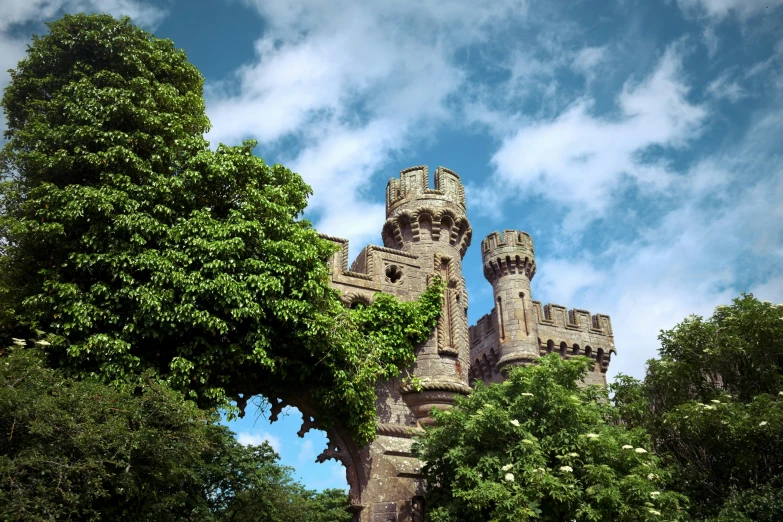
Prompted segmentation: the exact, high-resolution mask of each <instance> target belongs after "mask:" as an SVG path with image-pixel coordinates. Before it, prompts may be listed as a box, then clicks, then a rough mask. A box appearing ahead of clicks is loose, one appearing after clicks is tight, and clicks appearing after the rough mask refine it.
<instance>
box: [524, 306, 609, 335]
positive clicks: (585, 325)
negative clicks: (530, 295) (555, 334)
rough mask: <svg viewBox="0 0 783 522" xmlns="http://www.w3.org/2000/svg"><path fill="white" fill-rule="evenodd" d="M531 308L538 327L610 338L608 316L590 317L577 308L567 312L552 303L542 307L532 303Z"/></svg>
mask: <svg viewBox="0 0 783 522" xmlns="http://www.w3.org/2000/svg"><path fill="white" fill-rule="evenodd" d="M533 306H534V308H535V310H536V320H537V321H538V324H540V325H544V326H553V327H555V328H563V329H564V330H575V331H581V332H586V333H592V334H596V335H606V336H609V337H611V336H612V321H611V319H610V318H609V316H608V315H605V314H595V315H591V314H590V312H588V311H587V310H581V309H579V308H572V309H571V310H567V309H566V307H565V306H562V305H558V304H552V303H549V304H546V305H544V306H543V307H542V306H541V302H540V301H533Z"/></svg>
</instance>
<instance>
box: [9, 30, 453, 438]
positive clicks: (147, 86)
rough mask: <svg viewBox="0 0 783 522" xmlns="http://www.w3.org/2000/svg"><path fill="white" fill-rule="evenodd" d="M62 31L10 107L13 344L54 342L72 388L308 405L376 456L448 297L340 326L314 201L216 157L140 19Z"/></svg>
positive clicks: (192, 100)
mask: <svg viewBox="0 0 783 522" xmlns="http://www.w3.org/2000/svg"><path fill="white" fill-rule="evenodd" d="M49 30H50V32H49V34H47V35H46V36H43V37H40V38H36V39H35V40H34V42H33V44H32V46H31V47H30V49H29V50H28V54H27V57H26V58H25V59H24V60H22V61H21V62H20V63H19V65H18V67H17V69H16V70H14V71H12V82H11V84H10V85H9V87H8V88H7V90H6V92H5V95H4V97H3V101H2V104H3V107H4V108H5V110H6V113H7V115H8V120H9V125H8V131H7V132H6V137H7V138H8V139H9V141H8V143H7V144H6V146H5V148H4V149H3V151H2V174H3V176H4V178H5V181H4V183H3V185H2V193H0V204H2V207H3V208H2V217H0V235H2V241H0V248H1V249H2V252H0V254H2V255H0V279H1V281H0V294H2V295H0V299H2V301H3V303H2V304H3V305H4V312H3V314H2V315H0V328H3V330H2V331H1V332H0V334H4V335H5V336H6V337H10V336H11V335H15V336H16V337H24V336H29V335H30V332H31V331H32V329H35V328H37V329H41V330H45V331H47V332H50V333H51V341H52V346H51V347H50V349H49V350H48V354H49V356H50V361H51V362H52V363H53V364H55V365H57V366H58V367H61V368H64V369H68V370H69V371H70V372H71V373H72V374H74V375H78V376H80V377H89V376H98V377H100V378H101V379H103V380H104V381H106V382H111V383H114V384H117V385H127V386H130V387H134V386H136V384H137V383H138V379H139V376H140V375H141V374H142V373H143V372H144V371H146V370H152V371H154V372H156V374H158V375H161V376H163V377H164V378H165V379H166V380H167V381H168V382H169V383H170V384H171V385H172V386H174V387H175V388H177V389H180V390H183V391H185V392H187V393H188V394H189V396H190V397H193V398H195V399H196V400H197V401H198V402H199V404H200V405H202V406H212V405H222V406H227V405H228V404H229V400H230V399H235V400H237V402H238V403H239V404H240V405H241V404H242V398H246V397H250V396H253V395H256V394H259V393H260V394H263V395H265V396H267V397H270V398H275V397H291V396H292V395H300V394H301V393H302V392H301V391H302V390H303V389H307V390H309V392H310V395H309V396H308V397H305V398H304V399H305V400H308V401H310V402H311V403H312V405H313V406H315V407H316V408H317V409H318V410H319V412H321V413H322V415H323V417H322V419H321V420H322V421H324V422H326V423H328V422H331V421H332V420H333V419H340V420H341V421H342V422H343V423H344V424H346V425H347V426H348V428H349V429H350V430H351V431H352V433H353V434H354V436H355V438H356V440H357V441H358V442H364V441H367V440H369V439H371V438H372V437H373V436H374V434H375V430H374V423H375V417H376V414H375V391H374V385H375V382H376V380H377V379H379V378H388V377H390V376H393V375H396V374H397V373H398V371H399V368H400V367H402V366H404V365H407V364H410V362H411V361H412V359H413V354H414V351H413V350H414V345H415V343H417V342H419V341H421V340H423V339H426V337H427V336H428V335H429V332H430V330H431V328H432V326H433V325H434V321H435V320H436V318H437V315H438V314H439V312H440V298H439V287H438V286H437V285H435V286H434V287H433V289H431V291H430V292H428V293H427V294H425V296H424V297H423V298H422V300H421V301H420V303H418V304H417V303H410V304H401V303H398V302H396V301H395V300H393V299H391V298H388V297H379V298H378V299H377V300H376V302H375V303H374V304H373V305H371V306H369V307H368V308H367V309H365V310H362V311H346V310H345V308H344V307H343V306H342V304H341V303H340V301H339V300H338V299H337V296H336V294H335V291H334V290H332V289H331V288H330V287H329V282H330V277H329V274H328V269H327V265H326V263H325V261H326V259H327V257H328V256H329V255H330V254H331V253H332V252H333V251H334V250H335V248H334V246H333V245H332V244H331V243H330V242H328V241H325V240H323V239H321V238H320V237H319V236H318V234H317V233H316V231H315V230H313V228H312V227H311V226H310V224H309V223H308V222H307V221H305V220H302V219H301V214H302V212H303V211H304V209H305V206H306V204H307V198H308V196H309V195H310V193H311V191H310V187H309V186H307V185H306V184H305V183H304V181H303V180H302V178H301V177H300V176H299V175H297V174H295V173H293V172H291V171H290V170H288V169H286V168H285V167H283V166H280V165H274V166H269V165H266V164H265V163H264V162H263V160H261V159H260V158H258V157H256V156H254V155H253V153H252V149H253V147H254V143H253V142H247V143H245V144H244V145H242V146H238V147H227V146H222V145H221V146H219V147H218V148H217V150H216V151H212V150H210V149H209V147H208V144H207V142H206V141H205V140H204V138H203V133H204V132H205V131H206V130H207V129H208V126H209V122H208V120H207V118H206V115H205V113H204V102H203V98H202V82H203V80H202V77H201V75H200V74H199V72H198V71H197V70H196V68H195V67H194V66H193V65H191V64H190V63H188V61H187V58H186V56H185V54H184V53H183V52H182V51H177V50H175V48H174V46H173V44H172V43H171V42H170V41H168V40H161V39H157V38H155V37H154V36H152V35H150V34H148V33H146V32H144V31H142V30H141V29H138V28H136V27H134V26H133V25H132V24H131V23H130V21H129V20H128V19H127V18H125V19H123V20H122V21H117V20H115V19H113V18H112V17H110V16H106V15H91V16H88V15H77V16H66V17H64V18H63V19H62V20H59V21H57V22H53V23H51V24H49ZM260 117H263V116H262V115H260ZM4 289H5V291H2V290H4ZM305 384H306V386H305Z"/></svg>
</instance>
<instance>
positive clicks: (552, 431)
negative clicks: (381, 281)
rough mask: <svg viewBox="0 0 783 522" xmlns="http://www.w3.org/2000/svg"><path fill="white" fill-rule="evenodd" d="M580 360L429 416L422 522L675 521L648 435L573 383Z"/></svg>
mask: <svg viewBox="0 0 783 522" xmlns="http://www.w3.org/2000/svg"><path fill="white" fill-rule="evenodd" d="M588 364H589V361H588V359H586V358H584V357H577V358H573V359H570V360H567V361H563V360H562V359H561V358H560V357H559V356H558V355H549V356H546V357H543V358H541V359H539V361H538V363H537V364H536V365H535V366H528V367H519V368H514V369H513V370H512V371H511V373H510V375H509V378H508V380H507V381H506V382H504V383H503V384H493V385H489V386H485V385H481V384H478V385H477V387H476V389H475V390H474V393H473V394H472V395H471V396H470V397H469V398H467V399H465V400H462V401H461V402H459V403H458V405H457V407H456V408H454V409H452V410H449V411H446V412H439V413H436V415H435V418H436V426H435V427H434V428H432V429H429V430H427V434H426V436H425V437H424V438H423V440H422V441H421V442H420V445H419V452H420V454H421V457H422V459H423V460H424V461H426V462H427V465H426V466H425V468H424V472H425V474H426V476H427V480H428V484H429V491H428V494H427V503H428V509H429V510H430V518H431V520H433V521H444V522H445V521H450V522H451V521H466V522H467V521H476V520H493V521H520V520H541V521H553V522H554V521H562V520H569V521H570V520H577V521H599V520H628V521H631V520H650V521H652V520H684V519H685V511H684V507H685V505H686V499H685V498H684V497H683V496H682V495H679V494H677V493H675V492H672V491H671V490H670V489H668V487H667V484H668V483H669V482H670V480H671V476H670V471H669V470H668V469H667V468H665V467H664V466H663V465H662V464H661V460H660V459H659V458H658V457H657V456H656V455H655V454H654V453H652V447H651V442H650V439H649V437H648V435H647V434H646V433H645V432H644V430H641V429H626V428H625V427H624V426H620V425H617V424H616V423H615V422H614V416H615V414H616V412H615V411H614V409H613V407H612V406H611V404H610V403H609V402H608V398H607V396H606V391H605V390H603V389H599V388H596V387H579V386H578V385H577V381H578V380H581V378H582V377H584V375H585V372H586V371H587V367H588Z"/></svg>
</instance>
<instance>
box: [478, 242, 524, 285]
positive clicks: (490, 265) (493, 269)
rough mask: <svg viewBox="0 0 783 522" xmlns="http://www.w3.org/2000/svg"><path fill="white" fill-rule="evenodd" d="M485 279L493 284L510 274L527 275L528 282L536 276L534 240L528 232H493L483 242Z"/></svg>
mask: <svg viewBox="0 0 783 522" xmlns="http://www.w3.org/2000/svg"><path fill="white" fill-rule="evenodd" d="M481 257H482V259H483V261H484V277H486V278H487V281H489V282H490V283H492V284H495V282H497V281H498V279H499V278H501V277H503V276H507V275H509V274H525V275H526V276H527V278H528V280H530V279H533V276H535V275H536V260H535V251H534V249H533V239H532V238H531V237H530V235H529V234H528V233H527V232H523V231H521V230H520V231H517V230H504V231H503V234H502V235H501V234H500V233H499V232H492V233H491V234H489V235H488V236H487V237H486V238H484V240H483V241H482V242H481Z"/></svg>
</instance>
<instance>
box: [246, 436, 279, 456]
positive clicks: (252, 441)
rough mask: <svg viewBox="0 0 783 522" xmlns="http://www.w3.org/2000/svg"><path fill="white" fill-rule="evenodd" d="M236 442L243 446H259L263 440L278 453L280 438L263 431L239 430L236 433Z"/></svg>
mask: <svg viewBox="0 0 783 522" xmlns="http://www.w3.org/2000/svg"><path fill="white" fill-rule="evenodd" d="M237 442H239V443H240V444H243V445H245V446H251V445H252V446H260V445H261V444H262V443H263V442H268V443H269V445H270V446H272V448H273V449H274V450H275V451H276V452H277V453H280V439H279V438H278V437H275V436H274V435H272V434H270V433H267V432H265V431H259V432H257V433H249V432H247V431H240V432H239V433H237Z"/></svg>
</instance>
